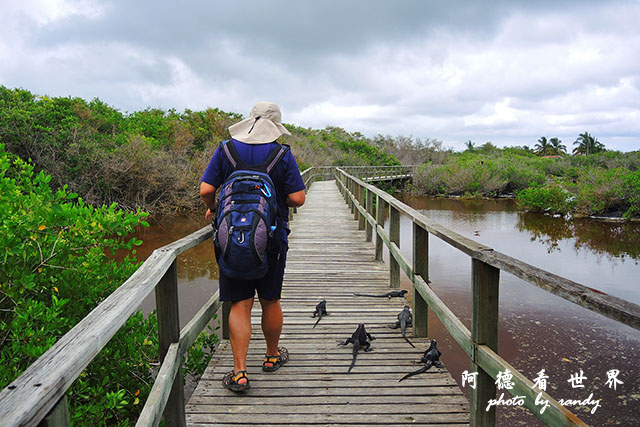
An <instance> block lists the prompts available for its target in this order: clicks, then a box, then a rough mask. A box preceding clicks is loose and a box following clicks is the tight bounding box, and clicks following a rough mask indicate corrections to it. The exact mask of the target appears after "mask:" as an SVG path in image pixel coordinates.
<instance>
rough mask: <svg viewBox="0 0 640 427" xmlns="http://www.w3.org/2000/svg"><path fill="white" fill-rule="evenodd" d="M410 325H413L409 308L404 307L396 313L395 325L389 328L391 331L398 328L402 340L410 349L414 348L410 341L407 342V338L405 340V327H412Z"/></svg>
mask: <svg viewBox="0 0 640 427" xmlns="http://www.w3.org/2000/svg"><path fill="white" fill-rule="evenodd" d="M412 324H413V315H412V314H411V307H409V306H408V305H405V306H404V308H403V309H402V311H401V312H400V313H398V320H396V323H394V324H393V325H391V326H389V327H390V328H391V329H398V328H400V330H401V331H402V338H404V340H405V341H406V342H408V343H409V345H410V346H411V347H413V348H416V346H415V345H413V343H412V342H411V341H409V338H407V335H406V330H407V326H412Z"/></svg>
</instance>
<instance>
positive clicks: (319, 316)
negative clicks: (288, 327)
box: [311, 312, 322, 329]
mask: <svg viewBox="0 0 640 427" xmlns="http://www.w3.org/2000/svg"><path fill="white" fill-rule="evenodd" d="M320 319H322V312H320V314H318V320H316V323H315V324H314V325H313V328H315V327H316V326H318V322H319V321H320ZM313 328H311V329H313Z"/></svg>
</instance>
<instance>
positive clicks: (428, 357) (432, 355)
mask: <svg viewBox="0 0 640 427" xmlns="http://www.w3.org/2000/svg"><path fill="white" fill-rule="evenodd" d="M441 355H442V353H440V350H438V349H437V347H436V340H431V345H430V346H429V348H428V349H427V351H425V352H424V354H423V355H422V358H421V359H420V363H424V364H425V365H424V366H423V367H422V368H420V369H418V370H417V371H413V372H409V373H408V374H407V375H405V376H404V377H402V378H400V381H402V380H406V379H407V378H409V377H412V376H414V375H418V374H421V373H423V372H427V369H429V368H430V367H431V366H436V367H438V368H444V366H442V363H440V356H441ZM400 381H398V382H400Z"/></svg>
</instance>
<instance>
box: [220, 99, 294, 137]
mask: <svg viewBox="0 0 640 427" xmlns="http://www.w3.org/2000/svg"><path fill="white" fill-rule="evenodd" d="M281 120H282V113H280V107H278V106H277V105H276V104H274V103H273V102H258V103H257V104H256V105H254V106H253V109H251V114H249V118H248V119H244V120H242V121H241V122H238V123H236V124H234V125H231V126H229V133H230V134H231V137H232V138H233V139H235V140H237V141H240V142H245V143H247V144H268V143H270V142H273V141H275V140H276V139H278V138H279V137H280V136H281V135H291V133H289V131H288V130H287V128H285V127H284V126H282V123H281Z"/></svg>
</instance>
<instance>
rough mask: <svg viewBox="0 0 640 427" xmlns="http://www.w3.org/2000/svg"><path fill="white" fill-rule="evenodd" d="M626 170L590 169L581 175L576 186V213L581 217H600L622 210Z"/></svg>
mask: <svg viewBox="0 0 640 427" xmlns="http://www.w3.org/2000/svg"><path fill="white" fill-rule="evenodd" d="M626 173H627V170H626V169H623V168H615V169H609V170H607V169H601V168H592V169H591V170H590V171H589V172H588V173H584V174H582V175H581V177H580V179H579V181H578V182H577V184H576V190H575V191H576V196H577V199H576V206H575V209H576V212H577V213H579V214H582V215H602V214H606V213H607V212H610V211H613V210H617V209H622V207H623V204H624V202H623V198H624V188H623V187H624V177H625V175H626Z"/></svg>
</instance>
